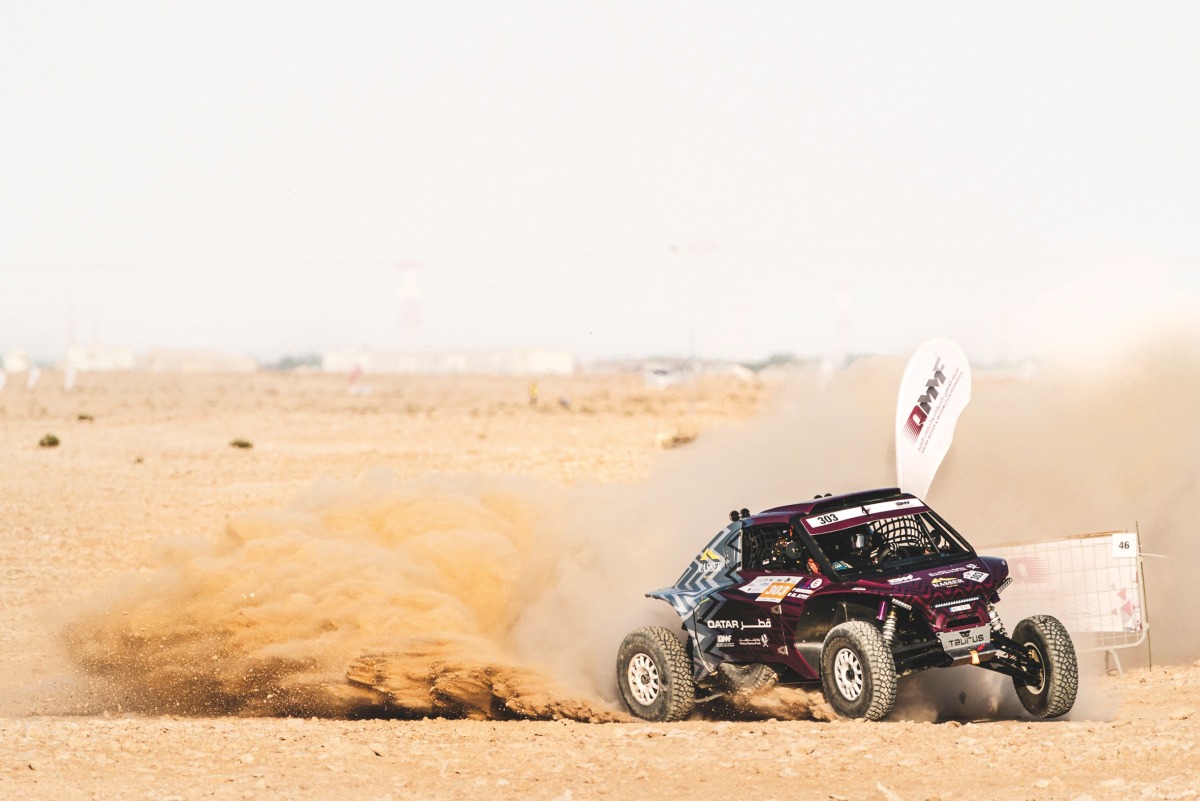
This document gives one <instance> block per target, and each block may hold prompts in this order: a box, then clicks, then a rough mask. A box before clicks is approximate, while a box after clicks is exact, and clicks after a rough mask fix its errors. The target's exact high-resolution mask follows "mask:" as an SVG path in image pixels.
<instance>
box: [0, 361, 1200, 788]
mask: <svg viewBox="0 0 1200 801" xmlns="http://www.w3.org/2000/svg"><path fill="white" fill-rule="evenodd" d="M890 380H891V379H890V378H889V381H890ZM366 383H367V384H368V385H369V387H370V391H369V392H368V393H365V394H352V393H350V392H349V391H348V387H347V384H346V380H345V378H344V377H337V376H325V375H304V374H271V373H260V374H256V375H166V374H163V375H154V374H108V375H98V374H85V375H82V376H80V377H79V380H78V382H77V386H76V387H75V389H74V390H73V391H72V392H70V393H66V392H64V391H63V390H62V384H61V377H60V376H57V375H56V374H54V373H53V372H48V373H46V374H44V375H43V377H42V382H41V384H40V385H39V386H38V387H37V388H35V389H34V390H32V391H29V390H26V389H25V388H24V387H23V386H21V385H19V382H17V381H12V380H10V381H9V384H8V386H7V387H6V388H5V390H4V391H3V392H0V464H2V465H3V468H4V480H3V481H2V482H0V508H2V509H3V515H4V520H3V529H2V531H3V535H2V536H3V540H2V541H3V545H4V559H3V561H2V562H0V565H2V569H3V575H2V579H0V716H2V717H0V798H6V799H7V798H12V799H17V798H30V799H68V798H70V799H76V798H105V799H107V798H114V799H115V798H122V799H123V798H128V799H134V798H137V799H192V798H210V797H211V798H332V797H343V798H362V799H408V798H413V799H418V798H450V797H462V796H465V795H468V794H471V795H475V796H477V797H483V798H539V799H585V798H598V797H610V798H675V797H718V796H722V797H736V798H753V799H764V800H765V799H772V798H777V799H797V798H798V799H809V798H812V799H824V798H834V799H838V798H841V799H857V798H881V799H896V798H902V799H926V798H938V799H958V798H962V799H993V798H994V799H1001V798H1003V799H1025V798H1028V799H1045V798H1064V799H1083V798H1092V799H1102V798H1112V799H1117V798H1120V799H1127V798H1195V797H1197V796H1198V795H1200V769H1197V767H1196V764H1197V755H1196V753H1194V752H1195V751H1197V750H1200V665H1197V664H1192V663H1191V662H1190V661H1189V660H1187V659H1176V660H1175V663H1174V664H1167V665H1158V664H1156V665H1155V666H1154V667H1151V668H1147V667H1139V668H1136V669H1131V670H1128V671H1127V672H1126V673H1125V674H1124V675H1119V676H1118V675H1106V674H1104V672H1103V668H1104V665H1103V664H1096V663H1095V660H1090V661H1089V662H1088V663H1087V664H1088V669H1089V671H1090V672H1089V673H1088V679H1087V684H1086V686H1085V697H1084V698H1082V699H1081V704H1080V706H1079V708H1078V709H1077V711H1076V712H1075V713H1073V714H1072V715H1071V716H1070V718H1069V719H1067V720H1063V721H1053V722H1033V721H1029V720H1025V719H1022V718H1021V716H1020V715H1019V714H1015V713H1012V712H1010V711H1008V710H1009V709H1010V706H1011V705H1004V704H1001V705H999V706H997V705H996V704H994V703H991V702H990V701H989V700H988V698H982V699H981V698H980V697H979V695H980V693H982V694H983V695H985V696H986V695H988V694H989V693H1002V692H1004V691H1006V690H1008V688H1006V687H1004V686H998V687H996V686H992V685H987V686H982V685H980V684H979V683H971V682H967V683H964V684H962V685H961V689H960V687H959V685H957V684H955V683H954V682H953V681H949V682H948V683H947V684H946V685H945V686H944V687H942V688H940V690H939V693H940V695H941V696H943V697H942V698H941V700H940V701H939V702H937V703H930V702H928V701H927V700H926V698H925V696H924V695H923V694H922V687H921V686H920V685H916V684H911V683H910V684H909V686H907V687H905V686H904V683H902V697H901V702H900V704H899V705H898V707H897V710H896V712H895V713H894V714H893V715H892V717H891V719H889V720H888V721H885V722H883V723H874V724H871V723H861V722H848V721H841V720H833V719H831V716H830V715H829V714H828V710H827V709H825V708H824V706H823V704H822V703H821V702H820V699H819V698H818V697H816V696H814V695H813V694H811V693H804V692H803V691H798V692H796V693H795V694H793V695H791V696H781V697H780V698H778V699H776V700H775V701H774V702H773V704H772V703H766V704H764V705H763V707H762V708H760V709H758V710H757V711H754V712H750V713H745V714H743V715H742V716H740V717H742V718H746V717H755V718H757V719H753V720H747V719H738V720H734V719H729V718H730V716H728V715H726V716H725V717H724V718H723V717H722V715H721V714H720V713H719V712H716V713H709V714H705V715H697V716H696V717H695V718H693V719H691V720H688V721H685V722H682V723H675V724H662V725H651V724H646V723H643V722H637V721H629V720H627V719H624V717H623V715H622V713H621V710H620V709H619V708H618V707H617V706H616V705H615V704H613V702H612V699H613V697H614V696H613V692H612V687H611V686H608V685H610V684H611V682H610V681H609V679H610V678H611V672H612V670H611V662H612V659H613V656H612V652H611V651H609V650H607V649H608V648H609V645H610V641H611V639H612V637H613V636H614V634H613V633H614V632H617V631H619V627H620V626H624V625H626V623H627V620H628V621H632V620H635V619H636V618H637V616H638V615H641V614H643V610H645V609H649V608H650V607H643V606H639V605H638V604H639V603H640V602H641V599H640V595H639V593H640V592H644V591H646V590H649V589H654V588H655V587H656V586H661V585H663V584H669V583H670V582H671V581H673V579H674V576H675V574H676V573H677V572H678V571H679V570H681V569H682V568H683V566H684V565H685V564H686V561H687V559H689V558H690V557H691V553H692V551H691V550H690V549H691V548H694V547H699V546H700V545H701V544H702V542H703V541H704V540H705V539H706V538H707V537H708V536H710V534H711V533H713V532H715V531H716V530H717V529H718V528H720V526H721V525H722V520H721V519H720V517H719V515H712V516H711V524H710V525H707V526H704V527H702V528H700V530H698V531H695V532H694V534H692V535H690V536H691V539H685V540H682V541H679V542H677V541H676V539H677V538H676V537H674V536H672V537H668V538H666V539H668V540H669V541H668V542H665V543H660V542H658V540H657V539H656V538H654V537H652V536H650V535H648V534H647V532H646V528H647V526H649V525H650V524H651V523H652V522H653V521H656V520H658V519H659V518H658V517H656V513H655V512H653V511H646V512H644V513H640V514H638V515H633V514H622V515H617V516H614V517H611V518H607V517H605V515H606V512H605V511H604V510H608V509H611V508H612V507H613V506H614V504H621V503H624V502H625V501H624V500H622V499H627V498H628V497H629V496H636V497H637V499H638V502H637V504H631V508H632V507H633V506H636V507H637V508H639V509H645V508H648V507H646V506H645V505H644V504H645V500H644V499H645V497H646V496H651V502H652V496H653V495H654V494H655V490H656V489H658V487H657V486H656V485H655V484H654V482H656V481H657V482H662V484H661V487H662V489H663V492H664V494H667V493H668V490H669V491H673V492H678V491H679V490H678V487H674V486H670V485H672V482H676V483H678V482H679V481H683V480H686V478H687V476H689V475H692V474H691V473H689V472H688V471H687V470H676V471H675V472H674V473H670V474H668V475H667V476H666V477H665V478H664V477H663V474H661V473H659V472H658V471H659V470H660V468H661V466H662V465H663V464H664V463H668V462H670V461H671V460H675V463H676V464H677V465H679V464H682V463H683V460H686V459H688V458H690V457H688V456H687V454H688V452H689V451H692V450H693V449H695V452H697V453H702V452H703V449H704V448H706V447H708V444H707V443H710V442H712V441H717V442H723V443H725V447H726V449H728V448H729V447H730V446H729V443H731V442H732V443H735V444H736V442H737V439H738V436H739V434H738V432H739V431H740V430H741V429H739V427H740V426H744V425H746V424H747V421H752V420H754V419H757V418H758V417H760V416H761V415H762V414H763V413H764V412H765V410H766V409H767V408H768V407H769V406H770V405H771V404H772V403H773V402H774V400H773V399H774V398H775V397H776V395H777V393H778V390H779V388H778V386H777V385H776V383H775V382H773V381H771V380H767V381H765V382H763V381H759V380H752V381H747V380H743V379H738V378H735V377H733V376H711V377H706V378H705V379H704V380H703V381H701V382H700V383H699V384H694V385H685V386H680V387H673V388H668V389H662V390H656V389H650V388H647V387H646V386H644V384H643V382H642V379H641V377H640V376H630V375H622V374H611V375H584V376H576V377H571V378H559V379H542V380H539V382H538V384H539V392H538V397H539V402H538V403H537V404H536V405H531V404H530V403H529V400H528V383H529V382H528V379H516V378H484V377H440V378H433V377H425V378H419V379H417V378H402V377H377V376H371V377H368V378H367V381H366ZM560 398H561V399H563V401H564V402H563V403H560V402H559V399H560ZM50 433H52V434H54V435H55V436H56V437H57V438H58V439H59V445H58V446H57V447H53V448H45V447H39V445H38V442H39V440H40V439H42V437H43V436H44V435H46V434H50ZM693 436H695V437H696V440H695V442H691V443H687V442H683V441H685V440H688V439H690V438H691V437H693ZM239 439H240V440H245V441H246V442H248V443H250V444H251V445H252V447H249V448H237V447H233V446H232V445H231V444H230V443H231V442H233V441H234V440H239ZM677 443H678V447H673V448H669V449H665V448H664V447H663V446H664V444H677ZM733 452H734V453H736V454H738V458H737V459H734V460H727V461H732V462H733V464H731V465H729V468H728V469H729V474H730V481H731V482H732V483H736V481H735V480H734V479H735V475H734V474H736V473H738V472H743V473H744V472H745V471H746V469H747V468H746V463H747V461H749V460H751V459H753V458H754V454H753V453H749V454H744V453H741V452H739V451H738V450H737V449H736V447H734V448H733ZM712 466H713V465H712V462H704V461H702V462H701V463H700V465H699V468H697V469H698V470H702V471H703V472H705V473H711V472H713V470H712V469H710V468H712ZM721 469H724V468H721ZM381 471H382V472H381ZM680 476H682V477H683V478H680ZM648 488H649V489H648ZM708 492H709V490H708V488H707V487H706V488H704V489H703V490H698V493H699V494H700V495H701V497H699V498H697V505H699V506H706V505H711V504H712V503H716V504H719V505H720V507H721V508H726V507H728V508H733V507H735V506H740V505H742V502H741V501H740V500H738V498H731V499H729V500H728V501H726V499H724V498H717V499H716V500H715V501H713V500H711V499H709V498H707V497H703V495H704V493H708ZM672 497H674V496H672ZM786 500H791V499H786V498H785V499H781V501H786ZM638 504H643V505H642V506H638ZM580 508H585V509H587V510H590V511H589V512H588V513H587V514H585V515H581V514H580V511H579V510H580ZM684 511H685V510H682V509H675V510H671V509H668V510H665V511H662V512H661V514H662V517H663V519H666V518H671V517H679V516H681V515H682V516H686V515H684V514H683V513H684ZM706 513H707V512H706ZM599 519H603V520H604V523H605V525H604V526H597V527H596V528H597V530H596V531H590V530H586V529H587V528H588V526H587V523H586V522H584V521H585V520H599ZM614 520H615V521H617V523H619V524H625V525H617V524H614ZM689 543H690V544H689ZM630 553H638V554H642V555H643V556H644V560H642V561H643V562H645V564H641V563H639V565H638V566H637V567H636V569H631V570H630V571H624V570H622V569H621V566H622V564H623V563H622V562H621V561H620V560H619V559H616V558H614V556H613V554H616V555H618V556H621V557H622V558H625V559H627V558H628V556H629V554H630ZM664 571H665V574H664ZM626 572H632V573H633V574H634V575H633V577H632V579H631V580H630V581H629V582H628V586H626V583H625V582H624V580H623V579H622V578H620V577H621V576H624V575H625V573H626ZM448 577H449V578H454V577H458V578H459V579H460V580H461V583H462V585H463V586H462V587H456V586H452V583H449V584H448V583H447V582H448ZM514 577H516V578H514ZM655 580H657V581H658V583H652V584H649V585H648V584H646V582H654V581H655ZM464 587H465V589H464ZM606 593H614V594H616V595H618V596H620V600H618V601H616V602H614V603H615V604H616V607H618V610H617V611H615V612H613V614H612V615H611V617H613V618H615V620H614V621H612V622H611V625H609V621H606V620H604V618H605V617H606V615H605V613H604V612H603V611H601V612H599V613H595V617H597V618H598V619H597V620H595V621H590V620H589V621H584V622H583V623H581V624H580V626H579V627H578V628H577V629H576V628H574V627H573V623H574V622H575V620H577V619H580V618H582V617H584V616H586V615H587V614H588V610H590V609H594V608H595V606H596V604H595V603H590V602H589V601H590V599H596V598H603V597H604V596H605V594H606ZM646 603H650V602H646ZM397 610H401V611H397ZM581 610H582V611H581ZM668 611H669V610H668ZM656 620H658V619H656ZM645 622H653V621H650V620H646V621H645ZM1168 634H1169V632H1168ZM368 646H369V647H370V648H374V649H378V650H383V651H392V652H395V653H399V654H400V657H399V658H401V659H403V658H404V657H405V655H406V654H407V655H408V656H409V657H412V658H413V661H412V662H411V664H410V665H409V667H410V670H409V673H410V674H411V675H409V676H408V677H407V678H405V679H402V678H395V684H396V685H397V687H396V688H394V689H396V691H397V693H398V697H399V696H403V695H405V694H407V695H408V696H411V697H412V698H416V697H417V696H421V695H422V693H423V692H424V691H430V689H431V686H432V685H430V684H429V682H430V676H431V670H432V668H433V667H435V666H437V667H438V668H439V669H441V670H442V671H443V674H444V673H445V671H446V670H447V667H446V666H447V665H449V666H450V667H449V671H450V672H451V673H453V672H454V670H455V669H457V668H461V670H462V671H463V673H462V675H467V674H471V675H475V676H476V677H478V676H480V675H486V676H487V677H490V678H489V679H488V681H492V682H493V684H494V683H495V681H496V677H497V676H501V677H502V678H503V676H509V679H505V680H509V681H511V682H512V683H513V684H514V686H516V688H517V689H516V690H513V688H512V687H508V688H507V690H506V691H508V692H511V693H515V694H516V695H518V696H521V697H522V698H524V699H525V700H526V701H529V699H533V701H532V702H530V703H531V705H530V706H527V707H525V708H526V710H527V713H528V716H531V717H539V716H540V717H555V716H557V715H556V712H555V710H559V711H561V710H562V709H568V710H570V711H571V712H572V714H569V715H568V717H581V718H584V719H587V718H591V719H593V720H608V719H611V720H615V721H618V722H606V723H587V722H581V721H579V720H476V719H455V718H456V717H458V716H462V715H469V716H470V715H473V716H475V717H486V716H487V715H486V714H484V711H486V710H484V711H481V708H480V707H475V708H472V707H470V706H469V705H467V706H464V705H463V704H462V703H458V702H457V701H456V696H454V695H453V693H451V695H450V696H449V697H448V699H443V702H442V703H441V704H440V705H438V704H431V705H430V707H429V708H428V709H427V710H424V711H422V710H421V709H420V708H419V706H420V701H419V699H418V700H412V699H411V698H410V701H409V702H408V703H407V705H406V704H405V703H400V704H397V703H396V699H395V698H392V699H389V698H388V697H386V696H384V695H380V693H379V692H378V691H377V690H375V691H373V690H369V689H367V688H365V687H353V686H352V685H350V683H349V682H348V681H346V669H347V668H348V667H349V663H350V661H351V660H352V658H353V657H354V656H355V655H357V654H358V653H360V652H362V651H364V650H366V649H367V648H368ZM1177 650H1178V651H1179V652H1180V653H1184V654H1186V653H1187V649H1186V648H1184V649H1181V650H1180V649H1177ZM418 652H420V653H418ZM414 654H416V656H413V655H414ZM456 660H457V661H456ZM456 666H457V667H456ZM493 668H497V669H499V670H500V671H501V672H500V673H496V672H495V670H493ZM472 671H475V673H474V674H472ZM479 671H483V673H480V672H479ZM503 671H510V673H508V674H505V673H503ZM401 672H402V671H401ZM468 683H469V682H468ZM926 689H928V688H926ZM496 692H497V690H496V689H495V687H494V686H491V685H489V687H488V688H487V689H486V691H485V693H484V694H485V696H487V697H488V698H489V699H491V700H490V701H489V703H494V699H495V697H496V696H495V693H496ZM424 697H425V698H427V699H428V698H429V697H430V692H424ZM947 697H948V698H949V699H950V700H949V702H947V701H946V698H947ZM956 697H957V698H959V699H960V702H959V706H957V707H956V706H955V701H954V698H956ZM556 704H557V706H556ZM485 706H486V704H485ZM514 709H515V710H516V711H513V710H514ZM497 710H498V711H499V712H501V713H504V712H505V711H506V710H508V712H509V713H511V714H503V715H501V716H504V717H514V718H515V717H520V716H521V715H520V714H519V713H520V707H519V705H518V706H517V707H504V706H503V704H502V705H501V706H500V707H496V708H492V709H491V712H492V713H493V714H492V716H493V717H494V716H496V714H494V713H495V712H496V711H497ZM581 710H582V711H581ZM441 715H448V716H449V717H440V716H441Z"/></svg>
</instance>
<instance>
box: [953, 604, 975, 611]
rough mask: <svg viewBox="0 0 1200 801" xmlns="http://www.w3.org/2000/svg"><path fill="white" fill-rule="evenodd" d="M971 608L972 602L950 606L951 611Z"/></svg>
mask: <svg viewBox="0 0 1200 801" xmlns="http://www.w3.org/2000/svg"><path fill="white" fill-rule="evenodd" d="M970 608H971V605H970V604H957V605H955V606H952V607H950V610H949V611H951V612H966V611H968V610H970Z"/></svg>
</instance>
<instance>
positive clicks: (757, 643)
mask: <svg viewBox="0 0 1200 801" xmlns="http://www.w3.org/2000/svg"><path fill="white" fill-rule="evenodd" d="M738 645H746V646H751V647H758V648H766V647H767V635H765V634H764V635H762V636H761V637H751V638H750V639H741V640H738Z"/></svg>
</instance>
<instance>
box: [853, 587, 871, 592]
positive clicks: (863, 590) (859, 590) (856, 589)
mask: <svg viewBox="0 0 1200 801" xmlns="http://www.w3.org/2000/svg"><path fill="white" fill-rule="evenodd" d="M850 591H851V592H866V591H867V588H866V587H851V588H850Z"/></svg>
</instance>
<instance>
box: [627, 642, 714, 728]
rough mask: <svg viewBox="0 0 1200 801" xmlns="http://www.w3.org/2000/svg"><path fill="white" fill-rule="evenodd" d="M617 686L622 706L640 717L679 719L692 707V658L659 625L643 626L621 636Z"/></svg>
mask: <svg viewBox="0 0 1200 801" xmlns="http://www.w3.org/2000/svg"><path fill="white" fill-rule="evenodd" d="M617 685H618V687H619V688H620V690H621V700H623V701H624V702H625V706H626V708H628V709H629V711H630V713H632V714H633V715H634V716H635V717H639V718H641V719H642V720H650V721H654V722H656V723H668V722H670V721H675V720H683V719H684V718H686V717H687V716H688V715H689V714H691V711H692V709H693V708H695V706H696V683H695V681H693V679H692V660H691V659H690V658H689V657H688V655H687V651H686V650H684V647H683V643H681V642H680V641H679V638H678V637H676V636H675V635H674V634H672V633H671V632H670V631H668V630H667V629H664V628H663V627H662V626H643V627H642V628H640V629H635V630H634V631H632V632H630V634H629V635H628V636H627V637H625V640H624V642H622V643H621V649H620V650H619V651H618V652H617Z"/></svg>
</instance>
